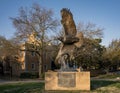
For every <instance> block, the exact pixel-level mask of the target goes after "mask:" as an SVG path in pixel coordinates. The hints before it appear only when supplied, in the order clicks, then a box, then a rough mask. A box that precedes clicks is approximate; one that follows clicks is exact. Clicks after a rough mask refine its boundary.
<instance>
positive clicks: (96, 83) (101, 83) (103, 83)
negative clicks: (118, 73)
mask: <svg viewBox="0 0 120 93" xmlns="http://www.w3.org/2000/svg"><path fill="white" fill-rule="evenodd" d="M117 83H120V81H109V80H108V81H106V80H91V90H96V89H97V88H101V87H107V86H115V87H116V85H117Z"/></svg>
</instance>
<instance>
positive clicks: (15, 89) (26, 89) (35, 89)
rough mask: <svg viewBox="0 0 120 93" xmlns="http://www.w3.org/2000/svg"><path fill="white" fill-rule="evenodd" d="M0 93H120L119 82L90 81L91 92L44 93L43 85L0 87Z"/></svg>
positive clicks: (15, 84)
mask: <svg viewBox="0 0 120 93" xmlns="http://www.w3.org/2000/svg"><path fill="white" fill-rule="evenodd" d="M0 93H120V81H103V80H92V81H91V91H45V90H44V83H35V82H34V83H14V84H4V85H0Z"/></svg>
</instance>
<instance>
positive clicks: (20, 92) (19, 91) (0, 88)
mask: <svg viewBox="0 0 120 93" xmlns="http://www.w3.org/2000/svg"><path fill="white" fill-rule="evenodd" d="M33 89H39V92H37V93H42V92H41V91H42V89H44V83H35V82H34V83H13V84H4V85H0V93H30V92H29V91H28V90H33ZM31 93H32V92H31Z"/></svg>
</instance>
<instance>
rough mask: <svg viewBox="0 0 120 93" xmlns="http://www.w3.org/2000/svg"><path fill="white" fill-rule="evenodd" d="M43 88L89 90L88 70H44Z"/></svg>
mask: <svg viewBox="0 0 120 93" xmlns="http://www.w3.org/2000/svg"><path fill="white" fill-rule="evenodd" d="M45 90H90V72H46V73H45Z"/></svg>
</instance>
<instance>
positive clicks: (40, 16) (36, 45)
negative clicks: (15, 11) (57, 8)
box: [11, 4, 59, 76]
mask: <svg viewBox="0 0 120 93" xmlns="http://www.w3.org/2000/svg"><path fill="white" fill-rule="evenodd" d="M11 19H12V22H13V25H14V26H15V28H16V30H17V32H16V33H15V34H16V36H17V37H19V39H20V40H24V41H26V40H27V38H28V36H30V35H31V34H33V35H34V37H35V40H34V41H33V42H32V45H33V47H32V49H29V50H26V51H34V52H36V53H37V54H38V57H39V76H40V75H41V73H42V64H43V52H44V50H45V47H46V45H47V43H48V42H49V41H50V40H47V39H46V38H47V37H50V35H51V33H50V31H51V30H52V31H55V28H56V27H57V26H58V25H59V24H58V21H57V20H56V19H55V18H54V16H53V12H52V10H47V9H46V8H43V7H40V6H39V5H38V4H33V6H32V7H31V8H29V9H28V8H23V7H22V8H20V10H19V16H18V17H16V18H11Z"/></svg>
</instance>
